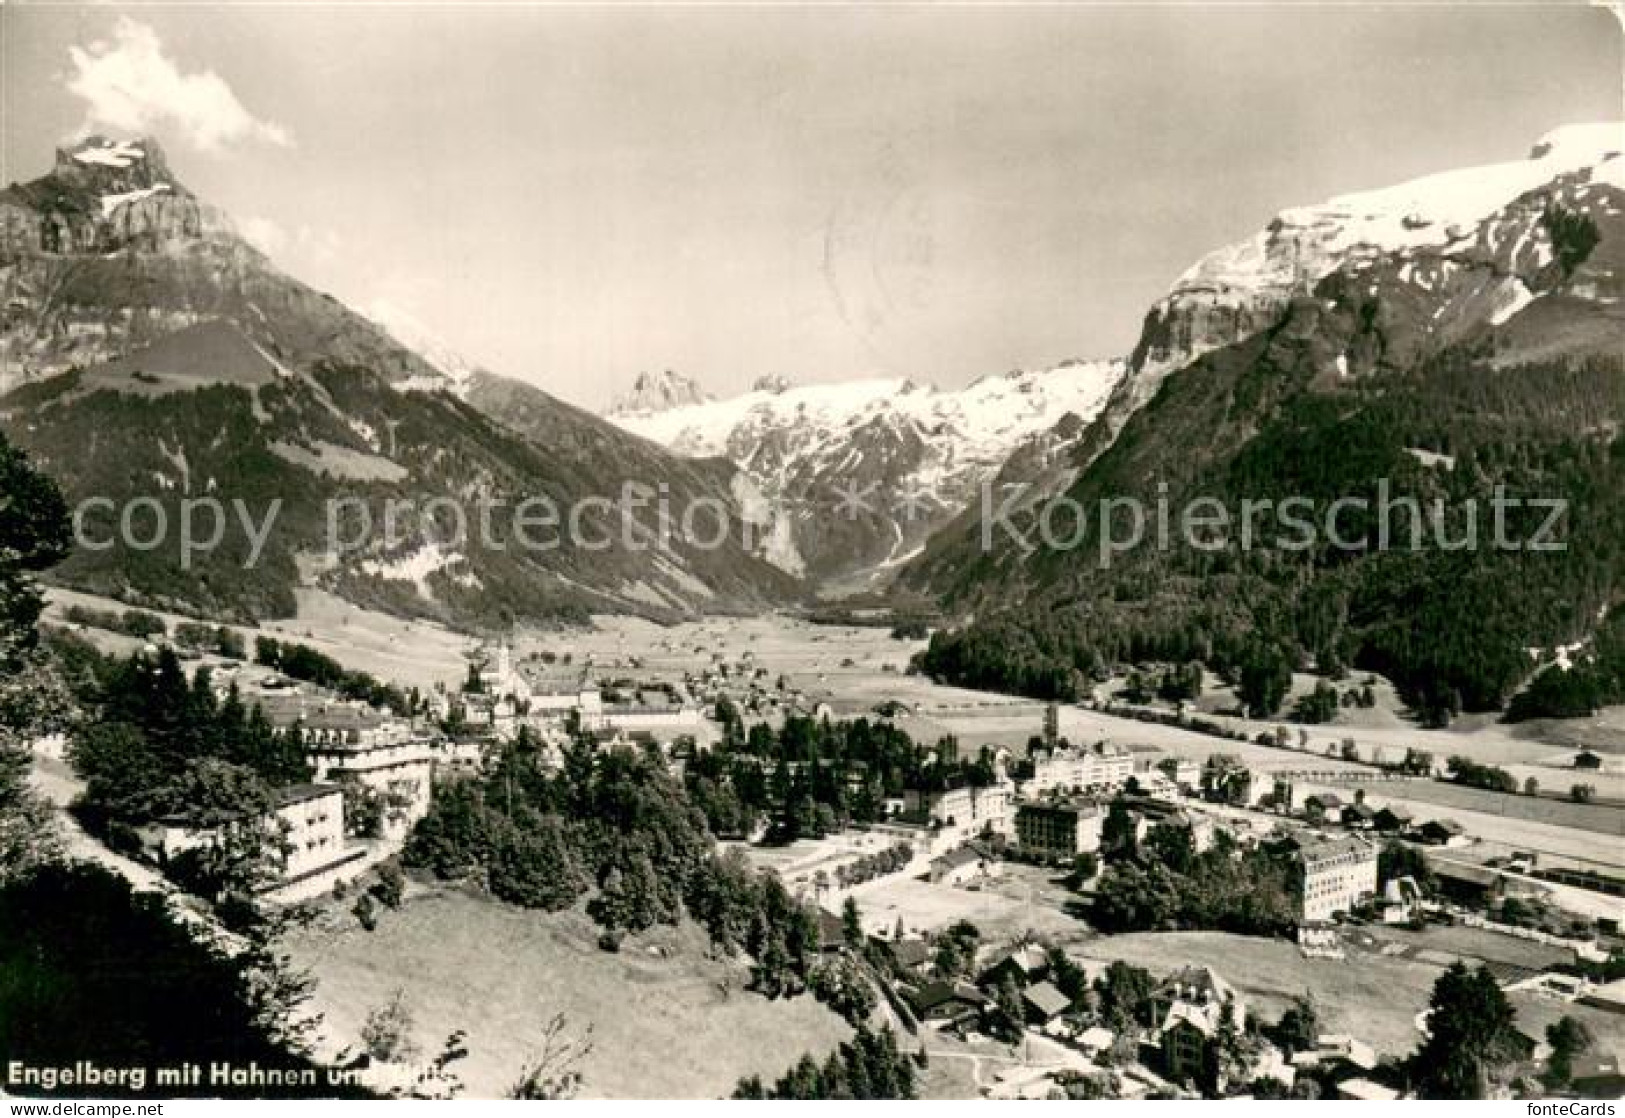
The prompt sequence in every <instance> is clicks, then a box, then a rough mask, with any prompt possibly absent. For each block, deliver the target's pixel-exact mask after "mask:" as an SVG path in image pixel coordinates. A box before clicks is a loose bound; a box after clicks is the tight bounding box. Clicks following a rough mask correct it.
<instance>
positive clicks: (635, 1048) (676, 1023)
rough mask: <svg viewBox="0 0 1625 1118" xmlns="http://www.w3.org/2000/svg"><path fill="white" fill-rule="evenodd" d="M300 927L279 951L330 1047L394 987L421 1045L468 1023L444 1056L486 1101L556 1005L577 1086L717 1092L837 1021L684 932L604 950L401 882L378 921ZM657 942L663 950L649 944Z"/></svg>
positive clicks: (551, 918)
mask: <svg viewBox="0 0 1625 1118" xmlns="http://www.w3.org/2000/svg"><path fill="white" fill-rule="evenodd" d="M330 923H334V924H337V925H338V926H337V927H332V926H330V927H326V928H320V929H311V930H308V931H304V932H300V933H298V934H297V935H295V936H294V937H293V938H292V939H291V941H290V944H289V946H290V949H291V952H292V956H293V959H294V962H295V963H296V964H297V965H299V966H302V967H306V968H309V970H310V971H311V972H312V974H313V975H314V976H315V977H316V979H317V992H316V999H315V1002H316V1004H315V1008H317V1009H319V1010H320V1011H321V1012H322V1014H323V1017H324V1033H325V1035H326V1038H327V1040H328V1042H329V1043H330V1044H332V1045H333V1046H335V1047H338V1046H342V1045H345V1044H354V1043H355V1042H356V1038H357V1036H358V1034H359V1031H360V1028H361V1026H362V1024H363V1022H364V1021H365V1020H366V1016H367V1014H368V1013H369V1012H370V1011H371V1010H372V1009H374V1008H376V1007H377V1006H379V1005H380V1004H382V1003H384V1002H386V1001H387V1000H388V999H389V998H390V996H391V994H392V993H393V991H395V990H397V989H399V990H401V991H403V992H404V996H405V1001H406V1004H407V1006H408V1007H409V1009H410V1010H411V1012H412V1014H413V1017H414V1019H415V1024H416V1040H417V1042H418V1044H419V1045H420V1046H421V1047H422V1048H423V1049H424V1050H425V1051H426V1052H429V1053H432V1052H434V1051H437V1050H438V1047H439V1044H440V1042H441V1040H442V1039H443V1038H444V1037H445V1036H446V1035H447V1034H449V1033H450V1032H451V1031H452V1030H454V1029H466V1030H467V1031H468V1049H469V1053H470V1055H469V1057H468V1059H467V1060H466V1061H464V1062H462V1063H460V1064H458V1065H457V1071H458V1073H459V1074H460V1075H461V1076H462V1078H463V1080H464V1082H465V1083H466V1085H467V1091H466V1095H467V1097H470V1098H500V1097H502V1096H503V1095H504V1094H505V1093H506V1091H507V1089H508V1088H509V1087H510V1086H512V1084H513V1082H514V1080H515V1079H516V1078H517V1077H518V1075H519V1073H520V1069H521V1067H522V1066H523V1065H524V1064H525V1062H526V1061H527V1060H529V1059H531V1058H533V1056H534V1055H535V1052H536V1049H537V1047H538V1046H539V1044H540V1038H541V1030H542V1028H543V1026H544V1025H545V1024H546V1023H547V1021H548V1020H549V1019H550V1018H551V1017H552V1016H553V1015H554V1014H555V1013H560V1012H562V1013H564V1014H565V1015H566V1017H567V1019H568V1022H569V1027H570V1030H571V1031H572V1032H576V1033H579V1032H581V1031H583V1030H585V1029H586V1028H587V1027H588V1026H589V1025H590V1026H591V1027H592V1030H593V1044H594V1049H593V1051H592V1053H591V1054H590V1055H589V1056H588V1057H587V1058H586V1059H585V1060H584V1061H583V1063H582V1064H581V1071H582V1073H583V1075H584V1078H585V1084H584V1087H583V1089H582V1095H583V1097H592V1098H603V1097H615V1098H638V1099H645V1098H717V1097H723V1096H726V1095H728V1094H730V1093H731V1092H732V1090H733V1088H734V1085H735V1083H737V1081H738V1080H739V1079H740V1078H741V1077H742V1076H746V1075H751V1074H760V1075H762V1076H764V1077H776V1076H778V1075H779V1074H781V1073H782V1072H783V1071H784V1070H786V1069H787V1068H788V1067H789V1066H790V1065H791V1064H793V1063H794V1062H795V1061H796V1060H797V1059H798V1058H800V1056H801V1054H802V1053H804V1052H809V1051H810V1052H814V1053H817V1054H819V1055H820V1056H821V1055H822V1054H824V1053H825V1052H828V1051H830V1050H831V1049H833V1048H834V1046H835V1045H836V1043H838V1042H839V1041H840V1040H842V1039H844V1038H845V1037H846V1036H847V1035H848V1034H849V1030H848V1029H847V1026H846V1025H845V1023H844V1022H842V1021H841V1020H840V1018H838V1017H836V1016H835V1015H834V1014H832V1013H830V1012H829V1011H828V1010H826V1009H825V1008H824V1007H823V1006H821V1005H819V1004H818V1003H817V1002H815V1001H814V1000H813V999H812V998H811V997H801V998H796V999H794V1000H791V1001H773V1002H770V1001H768V1000H766V999H764V998H762V997H760V996H759V995H756V994H753V993H749V992H747V991H746V990H745V989H744V980H745V975H744V971H743V968H742V967H741V966H740V965H739V964H738V963H723V962H719V961H715V960H712V959H710V958H708V957H707V952H706V945H705V937H704V934H703V933H702V932H701V931H700V930H699V929H697V928H695V927H691V926H685V927H683V928H678V929H658V930H656V931H653V932H651V933H649V934H648V935H646V936H642V937H638V938H637V939H635V940H631V941H628V943H627V944H626V945H625V946H624V947H623V949H622V951H621V952H620V953H619V954H608V953H606V952H604V951H601V950H599V949H598V947H597V946H596V940H597V933H596V931H595V930H594V928H593V927H592V925H591V923H590V921H588V920H587V919H586V918H585V917H584V916H582V915H580V914H578V913H561V914H556V915H543V914H539V913H532V912H525V911H522V910H519V909H514V908H510V907H508V906H505V905H500V904H496V903H494V902H491V901H488V900H485V899H482V898H477V897H473V896H468V895H465V894H463V893H460V892H456V891H450V890H444V889H438V888H436V889H429V890H417V889H414V891H413V895H412V896H410V897H409V899H408V900H407V902H406V905H405V906H404V907H403V908H402V909H401V910H400V911H395V912H389V911H386V912H384V913H383V914H382V919H381V922H380V924H379V926H378V929H377V930H376V931H374V932H370V933H369V932H366V931H364V930H362V929H361V928H360V927H359V926H358V925H356V924H355V922H354V921H353V920H350V919H347V918H346V919H342V920H336V921H332V922H330ZM652 951H659V952H662V953H663V954H653V953H651V952H652Z"/></svg>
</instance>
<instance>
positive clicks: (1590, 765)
mask: <svg viewBox="0 0 1625 1118" xmlns="http://www.w3.org/2000/svg"><path fill="white" fill-rule="evenodd" d="M1574 767H1575V768H1577V769H1583V770H1585V771H1587V772H1597V771H1599V770H1601V768H1602V757H1601V756H1600V755H1598V754H1596V753H1593V752H1591V750H1589V749H1582V750H1581V751H1580V752H1578V753H1576V754H1575V755H1574Z"/></svg>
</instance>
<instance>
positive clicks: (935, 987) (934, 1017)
mask: <svg viewBox="0 0 1625 1118" xmlns="http://www.w3.org/2000/svg"><path fill="white" fill-rule="evenodd" d="M905 996H906V997H907V999H908V1004H909V1008H911V1009H913V1010H914V1015H915V1016H916V1017H918V1018H919V1019H920V1020H921V1021H924V1022H926V1023H927V1024H931V1025H967V1024H971V1023H973V1022H975V1021H976V1020H978V1019H979V1018H980V1017H981V1016H982V1011H983V1010H984V1009H986V1008H987V1005H988V1000H987V998H986V997H985V996H983V994H982V992H981V991H980V990H978V989H976V987H974V986H972V985H970V984H969V983H966V982H940V981H939V982H928V983H926V984H925V985H924V986H921V987H918V988H917V989H914V990H911V991H909V992H908V993H907V994H906V995H905Z"/></svg>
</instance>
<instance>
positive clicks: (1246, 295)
mask: <svg viewBox="0 0 1625 1118" xmlns="http://www.w3.org/2000/svg"><path fill="white" fill-rule="evenodd" d="M1622 153H1625V122H1620V121H1611V122H1605V123H1599V124H1575V125H1567V126H1564V127H1561V128H1557V129H1554V130H1553V131H1551V132H1548V133H1547V134H1546V135H1544V136H1542V137H1541V138H1540V139H1539V140H1537V141H1536V142H1535V144H1534V145H1533V147H1532V148H1531V149H1530V152H1529V155H1528V157H1527V158H1524V159H1516V160H1510V161H1507V162H1504V163H1494V164H1488V165H1485V166H1478V167H1465V168H1457V169H1453V170H1448V171H1442V172H1438V173H1435V174H1429V175H1424V176H1422V177H1420V178H1416V179H1411V180H1409V181H1406V182H1402V183H1398V184H1395V185H1392V186H1385V187H1380V188H1377V189H1372V190H1362V191H1358V192H1355V193H1350V194H1343V195H1338V196H1337V197H1334V198H1331V199H1328V200H1327V201H1324V202H1320V203H1318V204H1313V205H1306V206H1294V207H1291V208H1288V209H1284V210H1282V211H1281V212H1280V213H1278V214H1277V215H1276V217H1275V218H1274V219H1273V220H1272V221H1270V222H1269V223H1268V224H1267V225H1266V226H1265V227H1264V228H1263V229H1261V230H1259V231H1258V232H1257V233H1256V234H1254V235H1253V236H1251V237H1248V238H1246V239H1244V240H1241V241H1237V242H1235V243H1233V244H1230V245H1226V246H1224V247H1222V248H1219V249H1216V250H1215V251H1213V252H1210V253H1208V254H1207V255H1206V256H1204V257H1202V258H1201V259H1200V260H1198V261H1197V262H1196V263H1195V264H1193V265H1192V266H1191V267H1190V268H1188V269H1187V270H1186V271H1185V272H1184V274H1182V275H1181V276H1180V277H1179V278H1178V279H1177V280H1175V281H1174V283H1173V286H1172V287H1171V288H1170V289H1169V292H1168V294H1167V295H1166V296H1165V297H1164V298H1162V299H1161V300H1159V301H1158V302H1157V303H1156V304H1154V305H1153V306H1152V308H1151V310H1150V312H1149V313H1148V314H1147V316H1146V320H1145V326H1144V328H1143V330H1142V332H1141V336H1140V342H1139V344H1138V346H1136V348H1135V351H1134V355H1133V357H1132V358H1131V359H1130V374H1129V376H1128V377H1126V378H1125V379H1124V382H1123V384H1122V386H1121V387H1120V389H1119V392H1118V394H1117V397H1116V398H1114V399H1113V400H1112V402H1111V404H1110V405H1109V408H1108V411H1107V420H1108V423H1109V425H1110V426H1111V427H1112V428H1113V429H1114V430H1115V429H1117V428H1118V427H1120V426H1121V423H1122V422H1123V421H1124V420H1126V418H1127V416H1128V415H1129V414H1130V413H1131V412H1133V411H1134V410H1135V409H1137V408H1138V407H1139V406H1140V405H1141V404H1144V403H1145V402H1146V401H1148V400H1150V399H1151V397H1152V396H1154V395H1155V394H1156V390H1157V388H1158V386H1159V385H1160V384H1161V383H1162V380H1163V378H1164V377H1166V376H1167V374H1168V373H1170V372H1172V371H1174V370H1175V369H1179V368H1183V367H1184V366H1186V365H1189V364H1190V363H1191V362H1192V361H1195V360H1196V359H1197V358H1199V357H1201V356H1202V355H1203V354H1205V353H1208V352H1210V351H1212V350H1215V349H1219V348H1222V347H1223V346H1226V345H1229V344H1230V343H1231V342H1234V341H1237V340H1239V339H1241V338H1244V337H1248V336H1250V335H1252V334H1254V333H1256V332H1257V331H1258V330H1259V329H1262V328H1263V327H1265V326H1267V325H1268V324H1269V323H1271V322H1273V321H1274V320H1275V318H1276V317H1277V316H1278V315H1279V313H1280V312H1281V310H1282V308H1283V307H1284V306H1285V305H1286V304H1287V302H1288V301H1289V300H1290V299H1292V298H1293V297H1295V296H1301V295H1306V294H1308V293H1310V292H1311V291H1312V290H1313V289H1314V287H1315V285H1316V284H1317V283H1319V282H1320V281H1321V280H1322V279H1324V278H1325V277H1327V276H1329V275H1331V274H1332V273H1333V272H1336V271H1339V270H1343V269H1348V268H1352V267H1360V266H1365V265H1371V264H1375V263H1377V262H1379V261H1384V260H1388V261H1399V262H1401V263H1403V262H1404V261H1408V260H1416V261H1418V262H1419V266H1421V264H1422V263H1428V262H1435V261H1438V260H1441V259H1450V258H1454V257H1466V256H1469V255H1471V254H1473V253H1475V252H1479V251H1481V249H1482V246H1481V245H1478V243H1477V242H1478V239H1479V236H1480V233H1481V230H1482V227H1483V226H1484V224H1485V222H1487V221H1489V220H1490V219H1491V218H1493V217H1494V216H1495V215H1496V214H1497V213H1500V212H1501V211H1503V210H1505V209H1506V208H1507V207H1509V206H1511V205H1512V204H1513V203H1514V202H1516V201H1517V200H1518V199H1519V198H1520V197H1522V196H1524V195H1527V194H1529V193H1530V192H1531V191H1535V190H1538V189H1540V188H1542V187H1545V186H1547V185H1548V184H1551V183H1553V182H1554V181H1556V180H1559V179H1561V178H1563V177H1564V176H1573V175H1580V176H1589V178H1590V180H1591V181H1593V182H1595V183H1599V184H1600V183H1608V182H1616V181H1617V180H1619V179H1620V178H1621V177H1622V176H1625V154H1622ZM1429 266H1431V264H1429Z"/></svg>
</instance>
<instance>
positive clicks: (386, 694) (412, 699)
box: [254, 637, 419, 715]
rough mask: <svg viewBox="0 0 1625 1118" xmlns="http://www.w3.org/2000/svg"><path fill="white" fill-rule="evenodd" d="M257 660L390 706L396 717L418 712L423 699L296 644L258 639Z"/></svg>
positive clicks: (289, 674) (296, 676) (287, 673)
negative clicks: (420, 701)
mask: <svg viewBox="0 0 1625 1118" xmlns="http://www.w3.org/2000/svg"><path fill="white" fill-rule="evenodd" d="M254 660H255V662H256V663H260V664H264V665H265V666H266V667H268V668H271V669H272V670H274V671H279V672H281V673H282V674H283V675H285V676H287V677H289V678H290V679H298V680H303V681H304V682H306V683H314V684H315V685H316V686H318V687H325V688H326V689H327V690H329V691H335V692H337V693H338V694H340V695H342V696H343V697H344V698H346V699H359V700H361V701H362V702H366V703H371V704H372V705H373V706H376V707H388V708H389V709H390V710H393V711H394V712H395V713H396V714H403V715H410V714H413V713H416V710H417V707H418V705H419V696H418V694H417V692H416V690H415V689H414V690H413V691H411V692H409V693H407V692H402V691H401V690H400V688H398V687H396V686H394V685H393V684H389V683H385V682H383V681H382V680H380V679H378V678H376V677H375V676H372V675H369V674H368V673H366V672H362V671H352V670H350V669H349V668H346V667H345V666H344V665H343V664H341V663H339V662H338V661H337V660H335V659H333V658H332V657H331V656H329V655H327V654H326V653H324V652H319V651H317V650H316V649H314V648H311V647H310V646H309V645H305V644H298V643H296V642H294V641H279V640H276V639H275V638H274V637H255V638H254Z"/></svg>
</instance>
